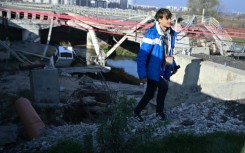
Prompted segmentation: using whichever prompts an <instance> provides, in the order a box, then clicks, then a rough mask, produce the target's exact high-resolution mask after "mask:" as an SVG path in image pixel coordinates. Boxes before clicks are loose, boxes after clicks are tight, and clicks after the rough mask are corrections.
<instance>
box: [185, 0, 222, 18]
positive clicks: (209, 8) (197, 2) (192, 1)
mask: <svg viewBox="0 0 245 153" xmlns="http://www.w3.org/2000/svg"><path fill="white" fill-rule="evenodd" d="M188 7H189V13H192V14H199V15H200V14H202V11H203V9H205V15H209V16H215V15H216V14H217V13H218V12H219V9H220V0H188Z"/></svg>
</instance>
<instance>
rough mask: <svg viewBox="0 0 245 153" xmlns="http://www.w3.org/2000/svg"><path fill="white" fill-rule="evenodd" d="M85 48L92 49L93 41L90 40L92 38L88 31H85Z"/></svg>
mask: <svg viewBox="0 0 245 153" xmlns="http://www.w3.org/2000/svg"><path fill="white" fill-rule="evenodd" d="M86 48H87V49H94V46H93V42H92V38H91V35H90V34H89V32H87V43H86Z"/></svg>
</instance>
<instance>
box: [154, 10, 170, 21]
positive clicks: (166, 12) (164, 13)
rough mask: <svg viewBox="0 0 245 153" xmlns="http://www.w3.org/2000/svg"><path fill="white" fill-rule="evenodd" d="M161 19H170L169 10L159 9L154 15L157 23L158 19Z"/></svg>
mask: <svg viewBox="0 0 245 153" xmlns="http://www.w3.org/2000/svg"><path fill="white" fill-rule="evenodd" d="M163 17H165V18H166V19H171V18H172V13H171V12H170V10H169V9H166V8H161V9H159V10H158V11H157V13H156V15H155V19H156V21H158V19H162V18H163Z"/></svg>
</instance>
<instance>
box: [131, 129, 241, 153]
mask: <svg viewBox="0 0 245 153" xmlns="http://www.w3.org/2000/svg"><path fill="white" fill-rule="evenodd" d="M244 143H245V134H241V133H233V132H229V133H225V132H217V133H212V134H207V135H203V136H195V135H193V134H175V135H169V136H166V137H163V138H161V139H158V140H153V141H151V142H148V143H146V144H142V145H140V146H138V147H137V148H136V149H134V150H133V151H132V152H134V153H149V152H154V153H245V146H244Z"/></svg>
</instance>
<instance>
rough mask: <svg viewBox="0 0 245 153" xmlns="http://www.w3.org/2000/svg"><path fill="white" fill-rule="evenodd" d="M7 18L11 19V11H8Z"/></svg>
mask: <svg viewBox="0 0 245 153" xmlns="http://www.w3.org/2000/svg"><path fill="white" fill-rule="evenodd" d="M7 18H8V19H11V12H10V11H7Z"/></svg>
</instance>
